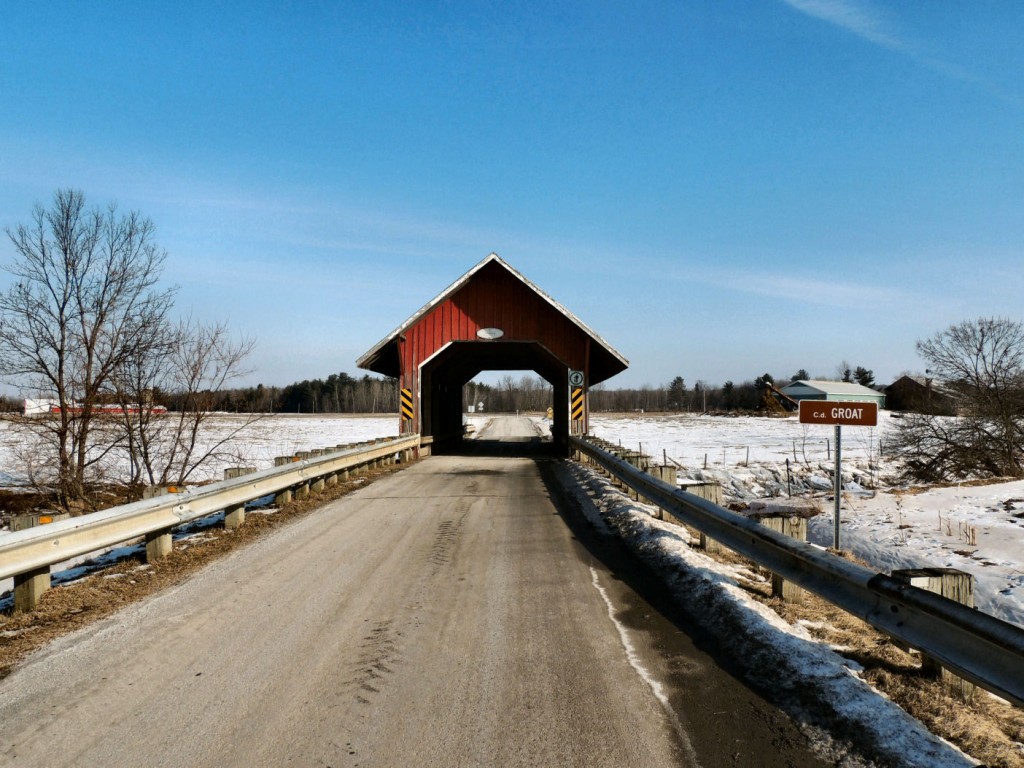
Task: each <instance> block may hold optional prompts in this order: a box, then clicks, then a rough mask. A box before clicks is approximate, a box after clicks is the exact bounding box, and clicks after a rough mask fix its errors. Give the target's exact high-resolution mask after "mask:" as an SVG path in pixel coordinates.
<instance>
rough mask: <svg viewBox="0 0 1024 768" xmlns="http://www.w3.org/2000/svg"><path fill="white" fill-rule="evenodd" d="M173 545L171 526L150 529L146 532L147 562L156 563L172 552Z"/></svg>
mask: <svg viewBox="0 0 1024 768" xmlns="http://www.w3.org/2000/svg"><path fill="white" fill-rule="evenodd" d="M172 547H173V541H172V539H171V529H170V528H161V529H160V530H159V531H150V532H149V533H147V534H146V562H147V563H155V562H156V561H157V560H162V559H163V558H165V557H167V556H168V555H169V554H171V548H172Z"/></svg>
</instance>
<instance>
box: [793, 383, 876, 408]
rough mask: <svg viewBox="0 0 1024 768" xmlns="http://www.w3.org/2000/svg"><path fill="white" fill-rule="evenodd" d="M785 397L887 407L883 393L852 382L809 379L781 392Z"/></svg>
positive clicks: (798, 399)
mask: <svg viewBox="0 0 1024 768" xmlns="http://www.w3.org/2000/svg"><path fill="white" fill-rule="evenodd" d="M780 391H781V392H782V393H783V394H784V395H786V396H788V397H791V398H793V399H794V400H796V401H797V402H799V401H800V400H840V401H844V402H852V403H878V407H879V408H880V409H881V408H884V407H885V395H884V394H883V393H882V392H878V391H877V390H874V389H871V387H865V386H863V385H861V384H855V383H853V382H850V381H821V380H819V379H809V380H807V381H804V380H803V379H801V380H799V381H794V382H791V383H789V384H787V385H786V386H784V387H782V389H781V390H780Z"/></svg>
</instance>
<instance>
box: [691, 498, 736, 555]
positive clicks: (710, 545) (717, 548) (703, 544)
mask: <svg viewBox="0 0 1024 768" xmlns="http://www.w3.org/2000/svg"><path fill="white" fill-rule="evenodd" d="M682 490H684V491H686V492H687V493H692V494H693V495H694V496H700V497H701V498H702V499H707V500H708V501H710V502H713V503H715V504H717V505H718V506H722V486H721V485H719V484H718V483H686V484H684V485H683V486H682ZM700 548H701V549H703V550H704V551H705V552H708V553H715V552H725V551H727V548H726V547H723V546H722V545H721V544H719V543H718V542H717V541H715V540H714V539H712V538H711V537H710V536H708V535H707V534H706V533H704V532H703V531H701V533H700Z"/></svg>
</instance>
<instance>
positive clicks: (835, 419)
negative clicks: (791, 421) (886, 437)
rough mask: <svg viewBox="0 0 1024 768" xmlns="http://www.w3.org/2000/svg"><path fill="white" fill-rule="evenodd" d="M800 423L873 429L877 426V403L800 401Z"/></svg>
mask: <svg viewBox="0 0 1024 768" xmlns="http://www.w3.org/2000/svg"><path fill="white" fill-rule="evenodd" d="M800 423H801V424H826V425H836V426H848V427H875V426H878V403H870V402H865V403H857V402H840V401H837V400H801V401H800Z"/></svg>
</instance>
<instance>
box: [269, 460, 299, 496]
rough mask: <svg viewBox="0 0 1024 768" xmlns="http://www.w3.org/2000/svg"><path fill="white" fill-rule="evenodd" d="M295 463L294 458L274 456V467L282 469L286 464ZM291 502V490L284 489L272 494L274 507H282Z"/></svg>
mask: <svg viewBox="0 0 1024 768" xmlns="http://www.w3.org/2000/svg"><path fill="white" fill-rule="evenodd" d="M294 461H295V457H294V456H275V457H274V466H275V467H283V466H284V465H286V464H291V463H293V462H294ZM291 500H292V489H291V488H285V489H283V490H280V491H278V492H277V493H275V494H274V506H277V507H283V506H284V505H285V504H289V503H291Z"/></svg>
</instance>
